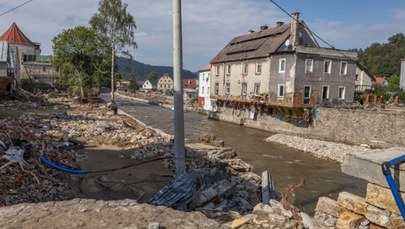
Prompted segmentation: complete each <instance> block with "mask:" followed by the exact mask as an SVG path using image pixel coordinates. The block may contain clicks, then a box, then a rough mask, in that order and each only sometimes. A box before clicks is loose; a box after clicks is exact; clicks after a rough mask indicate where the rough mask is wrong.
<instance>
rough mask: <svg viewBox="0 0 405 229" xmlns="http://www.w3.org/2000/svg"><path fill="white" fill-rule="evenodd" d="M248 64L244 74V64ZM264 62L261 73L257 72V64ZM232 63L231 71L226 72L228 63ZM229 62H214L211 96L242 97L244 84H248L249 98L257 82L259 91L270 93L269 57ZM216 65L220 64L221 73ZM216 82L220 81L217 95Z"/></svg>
mask: <svg viewBox="0 0 405 229" xmlns="http://www.w3.org/2000/svg"><path fill="white" fill-rule="evenodd" d="M245 63H247V64H248V72H247V74H243V64H245ZM257 63H261V64H262V67H261V68H262V70H261V73H260V74H257V73H256V64H257ZM227 64H230V65H231V73H230V74H226V73H225V70H226V69H225V68H226V65H227ZM227 64H223V63H221V64H213V65H212V67H211V76H212V77H211V79H212V80H211V86H210V87H211V88H210V93H211V97H212V98H215V97H218V96H219V97H223V96H226V97H240V98H242V84H243V83H246V84H247V95H246V97H247V98H251V97H252V96H253V92H254V86H255V84H256V83H259V84H260V88H259V93H268V85H269V72H270V62H269V59H268V58H262V59H257V60H245V61H243V62H242V61H238V62H232V63H227ZM216 66H220V70H219V74H218V75H216V74H215V73H216ZM215 83H219V94H218V95H215ZM227 83H230V93H229V94H226V84H227Z"/></svg>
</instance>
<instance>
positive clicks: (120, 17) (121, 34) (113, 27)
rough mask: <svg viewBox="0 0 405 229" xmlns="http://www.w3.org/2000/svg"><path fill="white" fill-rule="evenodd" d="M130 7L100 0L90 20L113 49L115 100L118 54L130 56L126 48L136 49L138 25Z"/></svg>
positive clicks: (112, 82) (112, 71) (119, 0)
mask: <svg viewBox="0 0 405 229" xmlns="http://www.w3.org/2000/svg"><path fill="white" fill-rule="evenodd" d="M127 7H128V5H127V4H125V3H122V1H121V0H100V2H99V7H98V13H96V14H95V15H93V17H92V18H91V19H90V24H91V26H92V28H94V29H95V30H96V32H97V34H98V36H99V37H101V38H100V39H101V40H103V41H105V42H107V44H106V45H107V46H108V47H110V49H111V99H112V100H114V91H115V88H114V84H115V79H114V73H115V69H116V68H115V58H116V54H117V53H123V54H128V51H126V50H125V47H134V48H136V47H137V45H136V42H135V38H134V31H135V29H136V24H135V20H134V18H133V16H132V15H131V14H130V13H128V12H127Z"/></svg>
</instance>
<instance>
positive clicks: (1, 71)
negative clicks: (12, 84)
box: [0, 62, 7, 77]
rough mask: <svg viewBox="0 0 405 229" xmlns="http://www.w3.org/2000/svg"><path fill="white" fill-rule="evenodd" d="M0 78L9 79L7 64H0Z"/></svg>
mask: <svg viewBox="0 0 405 229" xmlns="http://www.w3.org/2000/svg"><path fill="white" fill-rule="evenodd" d="M0 77H7V62H0Z"/></svg>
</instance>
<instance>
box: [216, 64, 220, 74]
mask: <svg viewBox="0 0 405 229" xmlns="http://www.w3.org/2000/svg"><path fill="white" fill-rule="evenodd" d="M219 67H220V66H219V65H217V66H215V75H216V76H219V70H220V69H219Z"/></svg>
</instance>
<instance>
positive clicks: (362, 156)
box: [342, 148, 405, 191]
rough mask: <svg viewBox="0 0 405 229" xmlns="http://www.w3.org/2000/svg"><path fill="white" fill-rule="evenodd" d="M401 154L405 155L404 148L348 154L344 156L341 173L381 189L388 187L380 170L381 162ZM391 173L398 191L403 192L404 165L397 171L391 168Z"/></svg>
mask: <svg viewBox="0 0 405 229" xmlns="http://www.w3.org/2000/svg"><path fill="white" fill-rule="evenodd" d="M403 154H405V148H391V149H382V150H373V151H368V152H362V153H350V154H347V155H346V158H345V159H344V161H343V163H342V172H344V173H346V174H349V175H351V176H354V177H358V178H361V179H365V180H367V181H369V182H371V183H374V184H378V185H380V186H383V187H388V184H387V180H386V178H385V176H384V175H383V173H382V170H381V165H382V163H383V162H385V161H389V160H392V159H394V158H396V157H398V156H401V155H403ZM391 172H392V175H393V178H394V180H395V181H396V182H397V185H398V189H399V190H400V191H405V165H401V166H400V167H399V169H398V170H394V168H391Z"/></svg>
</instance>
